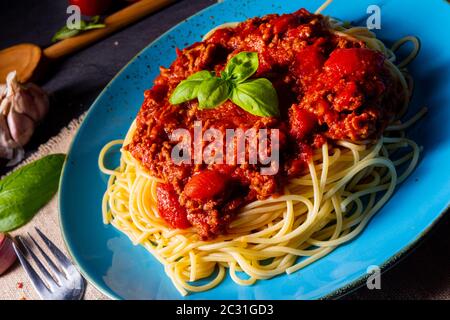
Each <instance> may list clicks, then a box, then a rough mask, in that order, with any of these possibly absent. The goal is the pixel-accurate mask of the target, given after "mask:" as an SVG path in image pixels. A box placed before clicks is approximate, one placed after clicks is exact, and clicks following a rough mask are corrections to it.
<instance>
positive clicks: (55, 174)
mask: <svg viewBox="0 0 450 320" xmlns="http://www.w3.org/2000/svg"><path fill="white" fill-rule="evenodd" d="M64 160H65V155H63V154H54V155H50V156H47V157H44V158H42V159H40V160H37V161H35V162H32V163H30V164H28V165H26V166H24V167H22V168H20V169H18V170H17V171H15V172H13V173H11V174H10V175H8V176H6V177H5V178H3V179H2V180H0V232H7V231H11V230H14V229H17V228H19V227H21V226H23V225H24V224H26V223H27V222H28V221H30V220H31V218H33V216H34V215H35V214H36V213H37V212H38V210H39V209H40V208H42V207H43V206H44V205H45V204H46V203H47V202H48V201H50V199H51V198H52V197H53V195H54V194H55V193H56V191H57V190H58V184H59V177H60V174H61V169H62V166H63V164H64Z"/></svg>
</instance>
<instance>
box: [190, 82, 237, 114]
mask: <svg viewBox="0 0 450 320" xmlns="http://www.w3.org/2000/svg"><path fill="white" fill-rule="evenodd" d="M230 93H231V85H230V84H229V82H228V81H226V80H224V79H221V78H217V77H214V78H211V79H208V80H204V81H203V82H202V84H201V85H200V87H199V88H198V108H199V109H200V110H202V109H212V108H215V107H217V106H219V105H221V104H222V103H224V102H225V101H227V100H228V98H229V97H230Z"/></svg>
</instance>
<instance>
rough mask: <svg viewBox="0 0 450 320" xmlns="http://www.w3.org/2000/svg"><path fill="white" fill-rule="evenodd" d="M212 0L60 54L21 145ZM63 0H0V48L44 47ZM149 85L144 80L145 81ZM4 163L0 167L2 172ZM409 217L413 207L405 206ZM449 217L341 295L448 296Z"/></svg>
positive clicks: (182, 4)
mask: <svg viewBox="0 0 450 320" xmlns="http://www.w3.org/2000/svg"><path fill="white" fill-rule="evenodd" d="M214 2H215V1H213V0H184V1H178V2H177V3H176V4H174V5H171V6H170V7H167V8H165V9H163V10H161V11H159V12H158V13H155V14H153V15H151V16H149V17H147V18H145V19H144V20H143V21H141V22H139V23H137V24H135V25H133V26H131V27H128V28H127V29H125V30H123V31H121V32H119V33H117V34H115V35H113V36H111V37H109V38H107V39H105V40H103V41H101V42H99V43H97V44H95V45H93V46H91V47H90V48H88V49H85V50H83V51H81V52H79V53H77V54H75V55H73V56H71V57H69V58H67V59H65V60H64V61H63V62H62V63H61V64H59V66H58V68H57V69H55V70H54V73H53V74H52V76H51V77H50V79H49V80H47V81H46V82H44V83H43V87H44V88H45V89H46V90H47V91H48V92H49V93H50V94H51V109H50V113H49V115H48V117H47V118H46V119H45V121H44V122H43V124H42V125H41V126H40V127H39V128H38V129H37V131H36V133H35V135H34V137H33V139H32V141H31V142H30V143H29V145H28V146H27V148H26V149H27V150H26V151H27V152H28V153H31V152H33V151H34V150H36V149H37V148H38V146H39V145H40V144H42V143H44V142H46V141H47V140H48V139H49V138H51V137H52V136H54V135H56V134H57V133H58V132H59V131H60V130H61V129H62V128H63V127H65V126H66V125H67V124H68V123H69V122H70V121H71V120H72V119H74V118H76V117H78V116H79V115H81V114H82V113H83V112H85V111H86V110H88V109H89V107H90V105H91V103H92V102H93V100H94V99H95V98H96V97H97V95H98V94H99V93H100V91H101V90H102V89H103V87H104V86H105V85H106V84H107V83H108V82H109V81H110V80H111V79H112V78H113V76H114V75H115V74H116V73H117V72H118V71H119V70H120V69H121V68H122V67H123V66H124V65H125V64H126V63H127V62H128V61H129V60H130V59H131V58H132V57H133V56H134V55H136V54H137V53H138V52H139V51H140V50H141V49H143V48H144V47H145V46H147V45H148V44H149V43H150V42H152V41H153V40H154V39H156V38H157V37H158V36H159V35H160V34H162V33H163V32H165V31H166V30H168V29H170V28H171V27H172V26H174V25H175V24H177V23H179V22H181V21H182V20H184V19H186V18H187V17H189V16H191V15H192V14H194V13H196V12H197V11H199V10H201V9H203V8H205V7H207V6H210V5H212V4H214ZM66 8H67V1H66V0H58V1H55V0H39V1H36V0H1V1H0V49H3V48H5V47H8V46H11V45H14V44H17V43H22V42H32V43H35V44H38V45H40V46H41V47H46V46H48V45H50V39H51V38H52V36H53V34H54V33H55V31H56V30H58V29H59V28H60V27H61V26H63V25H64V23H65V20H66V13H65V12H66ZM149 85H150V84H149ZM4 170H5V169H1V171H2V172H4ZM411 219H414V212H411ZM449 240H450V218H449V215H448V214H447V215H446V217H444V218H443V219H442V221H440V222H439V223H438V225H437V226H436V227H435V228H433V230H432V231H431V232H430V233H429V234H428V235H427V236H426V237H425V239H423V240H422V241H421V243H420V245H418V246H416V248H415V249H414V250H413V252H411V253H410V254H409V255H407V256H406V257H404V259H402V261H401V262H400V263H398V264H396V265H395V266H394V267H392V268H391V269H390V270H389V271H387V272H386V273H384V274H383V275H382V280H381V286H382V288H381V290H368V289H367V288H366V287H365V286H364V287H362V288H360V289H358V290H356V291H354V292H352V293H350V294H348V295H347V296H346V297H345V298H346V299H408V298H409V299H445V298H446V299H450V241H449Z"/></svg>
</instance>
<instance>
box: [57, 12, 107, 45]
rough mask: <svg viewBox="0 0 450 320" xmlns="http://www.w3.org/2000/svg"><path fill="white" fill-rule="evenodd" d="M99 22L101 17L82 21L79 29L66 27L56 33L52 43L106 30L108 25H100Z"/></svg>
mask: <svg viewBox="0 0 450 320" xmlns="http://www.w3.org/2000/svg"><path fill="white" fill-rule="evenodd" d="M99 21H100V16H94V17H92V18H91V20H90V21H84V20H81V21H80V26H79V27H75V28H69V27H68V26H67V25H65V26H64V27H62V28H61V29H59V30H58V31H57V32H56V34H55V35H54V36H53V38H52V42H56V41H60V40H64V39H68V38H72V37H74V36H76V35H78V34H79V33H82V32H84V31H88V30H92V29H101V28H105V27H106V25H105V24H103V23H98V22H99Z"/></svg>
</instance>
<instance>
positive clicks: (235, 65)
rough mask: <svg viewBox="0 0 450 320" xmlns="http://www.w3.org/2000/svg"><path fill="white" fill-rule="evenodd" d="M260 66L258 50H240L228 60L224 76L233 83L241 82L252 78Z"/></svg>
mask: <svg viewBox="0 0 450 320" xmlns="http://www.w3.org/2000/svg"><path fill="white" fill-rule="evenodd" d="M258 66H259V60H258V54H257V53H256V52H246V51H244V52H240V53H238V54H237V55H235V56H234V57H233V58H231V59H230V61H228V63H227V65H226V66H225V69H224V71H223V73H222V78H224V79H226V80H228V79H229V80H231V81H232V82H233V83H241V82H243V81H245V80H247V79H248V78H250V77H251V76H252V75H253V74H254V73H255V72H256V71H257V70H258Z"/></svg>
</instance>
